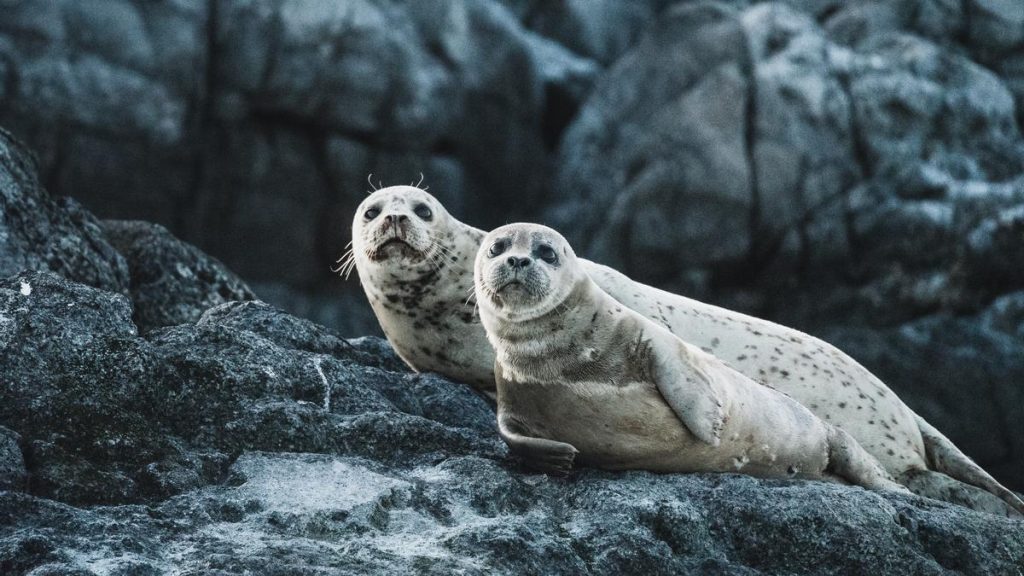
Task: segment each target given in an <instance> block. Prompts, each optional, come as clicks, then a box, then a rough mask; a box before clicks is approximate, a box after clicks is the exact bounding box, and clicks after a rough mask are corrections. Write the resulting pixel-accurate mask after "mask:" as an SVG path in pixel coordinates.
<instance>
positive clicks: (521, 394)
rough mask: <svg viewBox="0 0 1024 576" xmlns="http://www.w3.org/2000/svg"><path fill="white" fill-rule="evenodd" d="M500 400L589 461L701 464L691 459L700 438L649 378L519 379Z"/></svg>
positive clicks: (615, 466)
mask: <svg viewBox="0 0 1024 576" xmlns="http://www.w3.org/2000/svg"><path fill="white" fill-rule="evenodd" d="M499 405H500V406H501V408H502V409H503V410H505V411H507V412H508V413H509V414H510V415H512V416H513V418H515V420H516V421H517V422H519V423H520V424H521V425H522V426H523V427H524V428H525V429H526V430H527V431H529V434H530V435H533V436H537V437H540V438H547V439H550V440H558V441H560V442H568V443H569V444H572V445H573V446H575V447H576V449H577V450H579V451H580V454H579V456H578V457H577V459H578V461H579V462H580V463H581V464H584V465H587V466H594V467H597V468H604V469H608V470H623V469H633V468H643V469H648V470H659V471H666V472H667V471H689V470H698V469H701V468H702V467H701V466H700V465H699V464H698V463H697V462H690V460H695V459H694V458H693V455H694V450H692V448H693V447H694V446H695V445H696V444H697V441H696V439H695V438H694V437H693V436H692V435H691V434H690V433H689V431H687V430H686V428H685V427H684V426H683V424H682V422H680V421H679V419H678V418H677V417H676V415H675V413H674V412H672V409H671V408H670V407H669V406H668V404H666V403H665V401H664V400H663V399H662V397H661V395H660V394H659V393H658V390H657V388H656V387H655V386H654V384H652V383H649V382H628V383H624V384H618V383H609V382H575V383H571V384H562V383H559V384H536V383H533V384H520V383H515V384H510V385H508V386H507V387H505V388H504V389H503V391H502V393H501V398H500V399H499ZM697 460H699V458H698V459H697Z"/></svg>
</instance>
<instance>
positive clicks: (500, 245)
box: [487, 240, 508, 258]
mask: <svg viewBox="0 0 1024 576" xmlns="http://www.w3.org/2000/svg"><path fill="white" fill-rule="evenodd" d="M507 247H508V245H507V244H506V243H505V241H504V240H498V241H497V242H495V243H494V244H491V248H490V249H489V250H488V251H487V254H488V255H489V256H490V257H491V258H494V257H495V256H500V255H501V253H502V252H504V251H505V248H507Z"/></svg>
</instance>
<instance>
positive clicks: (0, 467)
mask: <svg viewBox="0 0 1024 576" xmlns="http://www.w3.org/2000/svg"><path fill="white" fill-rule="evenodd" d="M20 440H21V436H19V435H18V434H17V433H15V432H13V431H11V430H8V429H7V428H4V427H3V426H0V490H23V489H24V488H25V485H26V483H27V481H28V472H27V471H26V470H25V458H24V456H22V454H21V447H20V446H19V443H20Z"/></svg>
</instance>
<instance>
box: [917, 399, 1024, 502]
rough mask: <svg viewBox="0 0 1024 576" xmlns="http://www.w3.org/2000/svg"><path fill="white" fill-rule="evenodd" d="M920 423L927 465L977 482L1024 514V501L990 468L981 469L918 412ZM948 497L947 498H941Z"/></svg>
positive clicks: (948, 474)
mask: <svg viewBox="0 0 1024 576" xmlns="http://www.w3.org/2000/svg"><path fill="white" fill-rule="evenodd" d="M914 418H915V419H916V420H917V425H918V427H919V428H920V429H921V437H922V438H923V439H924V449H925V458H926V460H927V462H928V467H929V468H930V469H931V470H933V471H935V472H941V473H943V474H945V475H946V476H949V477H950V478H952V479H953V480H958V481H960V482H963V483H964V484H969V485H971V486H976V487H978V488H981V489H984V490H986V491H987V492H990V493H991V494H994V495H995V496H997V497H999V498H1000V499H1001V500H1002V501H1003V502H1006V504H1007V505H1008V506H1010V507H1011V508H1012V509H1014V510H1015V511H1016V512H1017V513H1018V514H1019V515H1021V516H1024V501H1022V500H1021V499H1020V497H1019V496H1017V495H1016V494H1014V493H1013V492H1011V491H1010V490H1009V489H1008V488H1006V487H1004V486H1003V485H1002V484H1000V483H999V482H998V481H997V480H996V479H995V478H993V477H992V476H990V475H989V474H988V472H985V471H984V470H982V469H981V467H980V466H978V465H977V464H975V463H974V461H973V460H971V459H970V458H968V457H967V455H965V454H964V453H963V452H961V451H960V449H959V448H957V447H956V445H955V444H953V442H952V441H950V440H949V438H946V437H945V436H944V435H943V434H942V432H939V431H938V430H936V429H935V427H934V426H932V425H931V424H929V423H928V422H926V421H925V419H924V418H921V417H920V416H918V415H917V414H915V415H914ZM939 499H940V500H948V498H941V497H940V498H939Z"/></svg>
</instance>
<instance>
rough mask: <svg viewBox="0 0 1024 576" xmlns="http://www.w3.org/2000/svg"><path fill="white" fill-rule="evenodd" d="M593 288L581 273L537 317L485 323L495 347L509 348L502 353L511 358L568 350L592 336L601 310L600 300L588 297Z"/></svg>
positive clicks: (526, 357) (558, 353)
mask: <svg viewBox="0 0 1024 576" xmlns="http://www.w3.org/2000/svg"><path fill="white" fill-rule="evenodd" d="M596 289H597V285H596V284H594V282H593V280H591V279H590V277H589V276H585V275H584V276H583V278H581V279H580V280H579V281H577V282H576V286H574V287H573V289H572V291H571V292H570V293H569V295H568V296H566V297H565V299H563V300H562V302H561V303H559V304H558V305H557V306H555V307H554V308H552V309H551V310H549V311H548V312H545V313H544V314H541V315H540V316H536V317H533V318H529V319H526V320H517V321H511V320H497V321H492V322H487V323H486V324H489V326H487V327H488V332H489V335H490V336H491V337H492V338H493V339H494V340H495V341H496V342H495V344H496V346H495V348H496V349H498V350H503V351H508V353H507V354H505V355H504V356H506V358H505V359H506V360H511V361H515V360H528V359H535V358H552V357H557V356H559V355H561V354H563V353H571V351H572V350H573V349H575V348H578V347H579V346H581V345H584V344H585V343H586V342H589V341H590V340H592V339H593V337H594V334H593V331H589V332H588V327H589V326H590V325H591V324H592V319H594V318H596V317H597V314H598V312H599V310H600V302H598V301H596V300H595V299H594V298H593V297H591V296H592V295H594V294H599V293H600V292H599V291H598V292H595V290H596Z"/></svg>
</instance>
